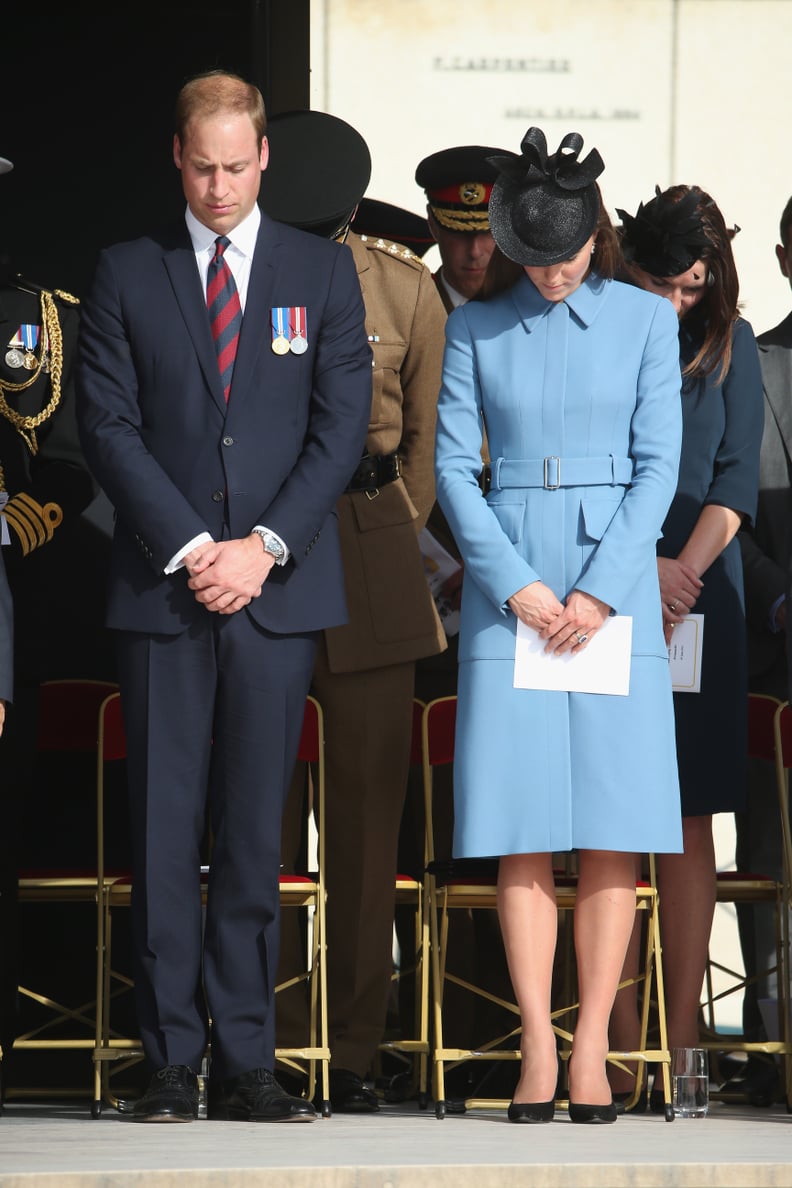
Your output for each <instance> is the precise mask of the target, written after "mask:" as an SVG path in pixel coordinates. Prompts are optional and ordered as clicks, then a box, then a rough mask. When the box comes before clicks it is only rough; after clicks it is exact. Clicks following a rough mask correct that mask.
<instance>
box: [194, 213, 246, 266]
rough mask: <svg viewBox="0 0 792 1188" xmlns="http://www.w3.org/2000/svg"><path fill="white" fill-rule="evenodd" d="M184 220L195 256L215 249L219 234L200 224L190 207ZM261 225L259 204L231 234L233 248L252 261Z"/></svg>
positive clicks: (229, 236)
mask: <svg viewBox="0 0 792 1188" xmlns="http://www.w3.org/2000/svg"><path fill="white" fill-rule="evenodd" d="M184 218H185V222H186V223H187V230H188V231H189V233H190V239H191V240H192V245H193V249H194V251H195V254H196V255H199V254H200V253H201V252H205V251H208V250H209V249H210V248H214V243H215V240H216V239H217V232H216V231H212V230H211V229H210V228H209V227H207V226H206V225H205V224H204V223H201V222H199V221H198V219H196V217H195V215H194V214H193V212H192V211H191V210H190V208H189V206H188V207H187V208H186V210H185V214H184ZM260 224H261V209H260V208H259V206H258V204H257V205H256V206H254V207H253V209H252V210H251V212H250V214H249V215H247V216H246V217H245V218H244V219H243V220H242V222H241V223H238V224H237V226H236V227H234V229H233V231H231V232H229V235H228V238H229V239H230V240H231V244H232V246H233V247H235V248H236V249H237V251H238V252H241V253H242V255H243V256H247V258H248V259H251V258H252V256H253V252H254V249H255V247H256V239H257V237H258V230H259V226H260Z"/></svg>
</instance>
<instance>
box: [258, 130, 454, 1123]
mask: <svg viewBox="0 0 792 1188" xmlns="http://www.w3.org/2000/svg"><path fill="white" fill-rule="evenodd" d="M268 135H269V141H270V166H269V169H268V171H267V182H266V185H265V186H263V187H262V198H261V201H262V205H263V206H264V209H265V210H266V211H267V213H268V214H270V215H271V216H272V217H274V218H280V219H282V220H284V221H288V222H290V223H292V224H293V225H295V226H299V227H302V228H305V229H308V230H311V231H314V232H316V233H317V234H320V235H325V236H327V237H332V238H336V239H342V240H343V241H344V242H345V243H346V244H347V246H348V247H349V250H350V251H351V252H352V255H353V256H354V259H355V265H356V267H357V272H358V277H359V280H360V285H361V289H362V292H363V300H364V304H365V307H366V328H367V331H368V337H369V343H370V345H371V352H372V371H371V378H372V394H371V418H370V422H369V430H368V436H367V439H366V446H365V453H364V455H363V457H362V458H361V461H360V464H359V465H358V467H357V469H356V471H355V473H354V474H353V475H351V476H350V481H349V486H348V487H347V490H346V492H345V493H344V495H343V496H342V497H341V499H340V500H339V502H338V505H337V511H338V517H339V526H340V530H341V549H342V556H343V560H344V567H345V579H346V595H347V603H348V609H349V622H348V623H347V624H346V626H343V627H336V628H332V629H331V630H328V631H325V632H324V633H323V638H322V640H321V642H320V645H319V650H318V657H317V662H316V667H315V670H314V680H313V692H314V693H315V694H316V696H317V697H318V699H319V701H320V703H321V705H322V707H323V709H324V714H325V736H326V752H325V758H326V774H327V819H326V823H325V830H326V853H327V893H328V909H327V922H328V997H329V1024H330V1048H331V1068H330V1100H331V1104H332V1108H333V1110H334V1111H340V1112H358V1113H362V1112H369V1111H372V1110H376V1109H377V1108H378V1099H377V1097H376V1095H375V1094H374V1092H373V1091H372V1090H371V1089H370V1088H369V1087H368V1086H367V1085H366V1083H365V1078H366V1076H367V1075H368V1073H369V1072H370V1070H371V1066H372V1062H373V1060H374V1057H375V1054H376V1051H377V1047H378V1044H379V1042H380V1041H381V1039H382V1037H383V1032H384V1026H385V1019H386V1011H387V1002H388V995H389V988H390V981H391V976H392V972H393V962H392V951H393V920H394V887H395V876H396V867H397V841H398V835H399V823H400V820H401V814H402V807H403V804H404V797H405V790H406V785H407V775H408V770H409V755H410V740H411V729H412V700H413V689H414V675H415V661H416V660H417V659H418V658H420V657H423V656H429V655H434V654H436V653H438V652H440V651H442V650H443V648H444V647H445V646H446V645H445V637H444V633H443V629H442V626H441V624H440V620H439V617H438V615H437V611H436V609H435V606H434V602H433V600H432V597H431V594H430V591H429V586H428V583H427V580H426V576H425V571H424V567H423V561H422V557H421V552H420V549H419V547H418V534H419V532H420V530H421V529H422V528H423V526H424V525H425V523H426V519H427V516H428V515H429V511H430V509H431V507H432V505H433V503H434V498H435V490H434V434H435V411H436V404H437V396H438V392H439V387H440V371H441V365H442V353H443V329H444V324H445V312H444V310H443V306H442V302H441V301H440V299H439V297H438V294H437V291H436V288H435V285H434V282H433V280H432V276H431V273H430V272H429V270H428V269H427V268H426V267H425V265H424V264H423V263H422V262H421V260H420V258H419V257H418V256H416V255H415V254H414V253H413V252H412V251H410V250H409V249H407V248H405V247H403V246H402V245H398V244H396V243H390V242H386V241H384V240H382V239H379V238H370V237H368V236H363V235H357V234H355V233H354V232H350V231H349V223H350V221H351V219H352V216H353V214H354V212H355V208H356V206H357V204H358V202H359V201H360V199H361V198H362V197H363V194H364V191H365V189H366V186H367V185H368V181H369V174H370V158H369V154H368V149H367V147H366V145H365V141H363V139H362V137H361V136H360V135H359V133H357V132H356V131H355V130H354V129H353V128H351V127H350V126H349V125H348V124H346V123H344V122H343V121H342V120H337V119H335V118H334V117H332V116H330V115H327V114H325V113H323V112H315V111H311V112H293V113H289V114H287V115H284V116H281V117H274V118H273V119H272V120H271V121H270V125H269V129H268ZM301 777H302V773H301V772H300V769H299V765H298V771H297V773H296V777H295V783H294V786H293V788H292V793H291V800H290V804H289V806H288V807H287V812H286V825H287V833H286V836H287V838H288V826H289V824H290V823H291V825H292V826H294V823H295V821H297V820H299V816H300V814H299V809H298V808H297V811H295V806H299V798H300V795H301V793H302V788H303V779H302V778H301ZM292 853H293V842H292V841H290V840H289V841H287V842H286V844H285V846H284V861H285V862H288V861H289V858H290V856H291V854H292ZM284 926H288V924H287V921H284ZM287 946H288V939H287V938H286V937H284V941H283V957H282V965H281V975H280V976H279V980H281V978H282V977H284V976H286V975H287V974H288V972H289V971H288V961H289V956H288V947H287ZM285 967H286V968H285ZM278 1018H279V1032H278V1043H279V1044H281V1045H284V1046H290V1045H292V1044H294V1043H299V1042H301V1041H300V1039H299V1035H300V1031H299V1030H297V1031H292V1027H293V1025H294V1021H293V1020H291V1019H290V1018H289V1007H288V1005H287V1004H286V1002H283V1004H282V1005H281V1006H279V1011H278ZM290 1032H291V1034H290ZM302 1035H303V1036H304V1035H305V1031H304V1030H303V1031H302Z"/></svg>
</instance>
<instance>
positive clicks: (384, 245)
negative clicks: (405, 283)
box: [358, 235, 427, 268]
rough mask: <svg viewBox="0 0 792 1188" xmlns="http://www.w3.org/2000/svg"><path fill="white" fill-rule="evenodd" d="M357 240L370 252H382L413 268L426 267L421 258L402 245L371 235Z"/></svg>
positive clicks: (361, 236) (362, 236) (360, 236)
mask: <svg viewBox="0 0 792 1188" xmlns="http://www.w3.org/2000/svg"><path fill="white" fill-rule="evenodd" d="M358 238H359V239H360V242H361V243H364V244H365V245H366V247H367V248H368V249H369V250H370V251H377V252H384V253H385V255H386V256H393V258H394V259H396V260H404V261H405V263H408V264H412V265H413V267H415V266H416V265H417V266H418V267H419V268H426V267H427V265H426V264H425V263H424V262H423V260H422V259H421V257H420V256H418V255H416V253H415V252H414V251H412V250H411V249H410V248H408V247H405V246H404V244H403V243H394V242H393V240H391V239H375V238H374V237H373V236H372V235H359V236H358Z"/></svg>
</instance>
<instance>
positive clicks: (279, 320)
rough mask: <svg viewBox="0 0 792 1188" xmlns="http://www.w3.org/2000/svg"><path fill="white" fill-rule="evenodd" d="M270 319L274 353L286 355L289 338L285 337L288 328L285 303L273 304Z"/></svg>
mask: <svg viewBox="0 0 792 1188" xmlns="http://www.w3.org/2000/svg"><path fill="white" fill-rule="evenodd" d="M270 321H271V323H272V349H273V351H274V352H275V354H276V355H288V353H289V340H288V338H287V337H286V331H287V329H288V325H289V323H288V309H287V307H286V306H285V305H277V306H273V308H272V311H271V318H270Z"/></svg>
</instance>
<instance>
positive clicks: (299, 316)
mask: <svg viewBox="0 0 792 1188" xmlns="http://www.w3.org/2000/svg"><path fill="white" fill-rule="evenodd" d="M307 321H308V320H307V315H306V311H305V306H304V305H292V306H291V308H290V309H289V329H290V330H291V340H290V342H289V350H290V351H291V352H292V353H293V354H295V355H304V354H305V352H306V351H307V350H308V330H307Z"/></svg>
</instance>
